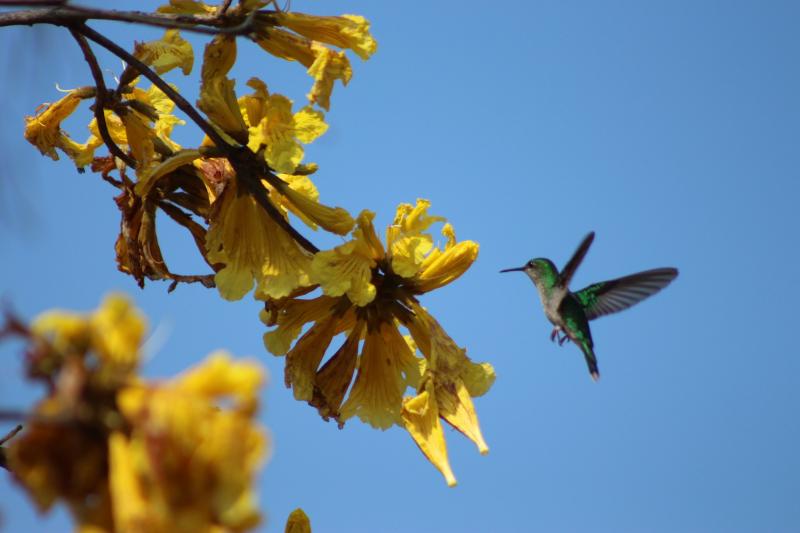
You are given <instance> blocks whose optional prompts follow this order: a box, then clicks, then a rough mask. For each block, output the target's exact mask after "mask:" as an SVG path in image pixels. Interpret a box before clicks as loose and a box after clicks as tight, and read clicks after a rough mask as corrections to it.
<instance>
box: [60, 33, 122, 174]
mask: <svg viewBox="0 0 800 533" xmlns="http://www.w3.org/2000/svg"><path fill="white" fill-rule="evenodd" d="M69 32H70V33H71V34H72V37H73V38H74V39H75V40H76V41H77V42H78V46H80V47H81V51H82V52H83V57H84V59H86V63H88V64H89V70H91V71H92V77H93V78H94V83H95V85H96V86H97V94H96V95H95V99H94V116H95V119H97V129H98V130H99V131H100V137H101V138H102V139H103V142H104V143H105V144H106V146H107V147H108V151H109V152H111V153H112V154H113V155H114V156H115V157H118V158H119V159H121V160H122V161H124V162H125V164H126V165H128V166H129V167H131V168H136V160H135V159H133V158H132V157H131V156H129V155H128V154H126V153H125V152H123V151H122V149H121V148H120V147H119V146H117V143H115V142H114V139H112V138H111V133H109V131H108V124H107V123H106V115H105V113H104V110H105V102H106V96H107V94H108V89H107V88H106V82H105V80H104V79H103V72H102V71H101V70H100V65H99V64H98V63H97V58H96V57H95V55H94V52H92V48H91V47H90V46H89V43H88V42H87V41H86V38H85V37H84V36H83V35H81V34H80V33H78V31H77V30H76V29H75V28H69Z"/></svg>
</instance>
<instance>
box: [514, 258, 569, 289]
mask: <svg viewBox="0 0 800 533" xmlns="http://www.w3.org/2000/svg"><path fill="white" fill-rule="evenodd" d="M500 272H525V273H526V274H527V275H528V277H529V278H531V280H533V282H534V283H535V284H536V285H539V284H540V283H543V284H544V285H547V286H552V285H554V284H555V283H556V281H557V279H558V269H556V266H555V265H554V264H553V262H552V261H550V260H549V259H546V258H544V257H537V258H535V259H531V260H530V261H528V262H527V263H525V264H524V265H523V266H521V267H517V268H506V269H505V270H501V271H500Z"/></svg>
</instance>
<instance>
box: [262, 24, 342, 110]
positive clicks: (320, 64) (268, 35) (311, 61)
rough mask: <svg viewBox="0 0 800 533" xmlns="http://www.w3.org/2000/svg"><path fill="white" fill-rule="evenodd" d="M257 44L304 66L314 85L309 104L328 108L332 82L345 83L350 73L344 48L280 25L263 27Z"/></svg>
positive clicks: (275, 54) (273, 53)
mask: <svg viewBox="0 0 800 533" xmlns="http://www.w3.org/2000/svg"><path fill="white" fill-rule="evenodd" d="M255 41H256V43H257V44H258V45H259V46H261V48H263V49H264V50H266V51H267V52H269V53H270V54H272V55H274V56H277V57H280V58H282V59H286V60H288V61H297V62H299V63H300V64H302V65H304V66H305V67H306V69H307V73H308V75H309V76H311V77H312V78H314V85H313V86H312V88H311V92H310V93H308V99H309V101H310V102H311V103H312V104H317V105H319V106H320V107H322V108H324V109H326V110H327V109H330V97H331V93H332V92H333V83H334V82H335V81H336V80H341V82H342V85H347V84H348V83H349V82H350V78H352V76H353V69H352V67H351V66H350V60H349V59H347V56H346V55H345V54H344V52H343V51H338V52H337V51H334V50H331V49H330V48H328V47H327V46H324V45H322V44H320V43H318V42H316V41H312V40H309V39H306V38H305V37H299V36H297V35H294V34H292V33H289V32H287V31H284V30H282V29H280V28H273V27H266V28H264V29H263V30H262V31H261V32H260V33H259V34H258V35H257V36H256V37H255Z"/></svg>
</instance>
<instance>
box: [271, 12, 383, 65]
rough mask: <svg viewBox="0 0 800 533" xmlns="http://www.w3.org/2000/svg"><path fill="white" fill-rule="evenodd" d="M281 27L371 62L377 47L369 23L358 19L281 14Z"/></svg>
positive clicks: (353, 16)
mask: <svg viewBox="0 0 800 533" xmlns="http://www.w3.org/2000/svg"><path fill="white" fill-rule="evenodd" d="M274 17H275V20H276V21H277V22H278V24H280V25H281V26H285V27H287V28H289V29H290V30H292V31H294V32H296V33H299V34H300V35H302V36H304V37H307V38H308V39H313V40H315V41H320V42H323V43H327V44H332V45H334V46H338V47H339V48H348V49H350V50H352V51H353V52H355V53H356V54H358V56H359V57H360V58H361V59H369V57H370V56H371V55H372V54H374V53H375V50H377V49H378V43H377V42H376V41H375V39H373V37H372V35H371V34H370V33H369V21H367V20H366V19H365V18H364V17H360V16H358V15H342V16H341V17H320V16H316V15H305V14H303V13H290V12H281V13H277V14H275V15H274Z"/></svg>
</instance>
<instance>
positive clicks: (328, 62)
mask: <svg viewBox="0 0 800 533" xmlns="http://www.w3.org/2000/svg"><path fill="white" fill-rule="evenodd" d="M313 49H314V51H315V52H316V58H315V59H314V63H312V64H311V66H310V67H309V68H308V74H309V75H310V76H311V77H312V78H314V85H313V86H312V87H311V92H310V93H308V100H309V101H310V102H311V103H313V104H317V105H319V106H320V107H322V108H323V109H325V110H326V111H327V110H330V108H331V93H332V92H333V82H334V81H336V80H342V85H347V84H348V82H350V78H352V77H353V69H352V68H351V67H350V61H349V60H348V59H347V56H345V55H344V52H334V51H333V50H331V49H330V48H327V47H325V46H320V45H318V44H316V43H314V45H313Z"/></svg>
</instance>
